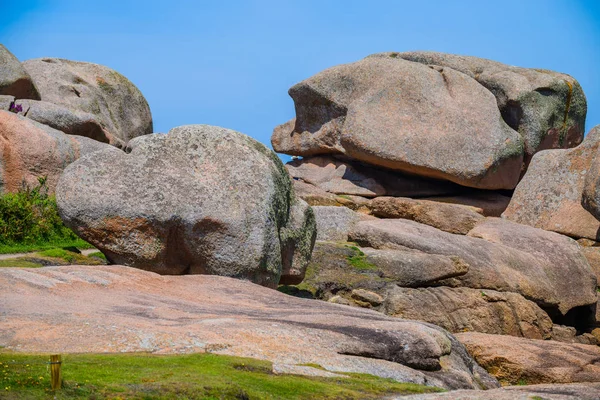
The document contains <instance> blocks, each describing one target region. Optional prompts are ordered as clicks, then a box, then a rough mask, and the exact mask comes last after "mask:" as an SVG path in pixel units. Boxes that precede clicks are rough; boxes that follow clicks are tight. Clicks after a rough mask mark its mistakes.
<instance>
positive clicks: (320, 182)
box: [286, 156, 461, 197]
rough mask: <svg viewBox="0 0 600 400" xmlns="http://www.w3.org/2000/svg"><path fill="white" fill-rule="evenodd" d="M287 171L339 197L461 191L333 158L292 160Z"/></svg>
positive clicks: (433, 193)
mask: <svg viewBox="0 0 600 400" xmlns="http://www.w3.org/2000/svg"><path fill="white" fill-rule="evenodd" d="M286 168H287V169H288V171H289V172H290V175H291V176H292V178H294V179H300V180H302V181H304V182H306V183H309V184H311V185H314V186H316V187H318V188H320V189H323V190H324V191H326V192H329V193H334V194H338V195H339V194H341V195H355V196H363V197H376V196H407V197H414V196H416V197H421V196H433V195H441V194H451V193H456V192H458V191H460V190H461V188H460V187H459V186H457V185H454V184H452V183H450V182H446V181H439V180H432V179H426V178H419V177H415V176H410V175H403V174H401V173H399V172H395V171H391V170H386V169H384V168H376V167H373V166H368V165H366V164H363V163H360V162H357V161H352V160H350V159H339V158H334V157H332V156H315V157H307V158H304V159H301V160H294V161H291V162H289V163H287V164H286Z"/></svg>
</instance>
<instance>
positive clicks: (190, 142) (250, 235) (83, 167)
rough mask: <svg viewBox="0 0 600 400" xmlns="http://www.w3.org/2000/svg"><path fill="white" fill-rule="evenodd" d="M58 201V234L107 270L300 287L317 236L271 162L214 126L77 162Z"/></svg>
mask: <svg viewBox="0 0 600 400" xmlns="http://www.w3.org/2000/svg"><path fill="white" fill-rule="evenodd" d="M56 197H57V202H58V207H59V212H60V215H61V217H62V218H63V221H64V222H65V224H66V225H67V226H69V227H71V228H72V229H73V230H74V231H75V232H76V233H77V234H79V235H80V236H81V237H82V238H84V239H85V240H87V241H89V242H90V243H92V244H93V245H95V246H96V247H97V248H98V249H100V250H101V251H102V252H103V253H104V254H105V255H106V256H107V258H108V259H109V260H110V261H111V262H113V263H117V264H125V265H129V266H132V267H136V268H141V269H145V270H149V271H154V272H158V273H161V274H172V275H178V274H215V275H225V276H231V277H237V278H243V279H249V280H251V281H253V282H255V283H259V284H262V285H266V286H270V287H275V286H276V285H277V284H278V282H279V280H280V277H281V276H282V274H283V277H284V280H285V279H287V280H292V281H293V280H295V281H301V280H302V275H303V273H304V268H305V266H306V264H307V263H308V260H309V259H310V254H311V251H312V246H313V244H314V240H315V236H316V230H315V220H314V215H313V212H312V210H311V208H310V207H309V206H308V205H307V204H306V203H305V202H304V201H302V200H300V199H297V198H296V197H295V195H294V192H293V190H292V185H291V182H290V178H289V175H288V174H287V171H286V170H285V167H284V166H283V164H282V163H281V161H280V160H279V159H278V158H277V156H276V155H275V154H274V153H273V152H272V151H270V150H269V149H267V148H266V147H265V146H264V145H262V144H260V143H258V142H257V141H255V140H254V139H251V138H249V137H248V136H246V135H243V134H241V133H238V132H235V131H232V130H228V129H223V128H218V127H214V126H207V125H189V126H182V127H178V128H174V129H172V130H171V131H170V132H169V133H168V134H167V135H162V134H156V135H149V136H145V137H142V138H139V139H138V140H137V141H136V145H135V146H134V148H133V149H132V150H131V153H129V154H128V153H125V152H122V151H120V150H117V149H108V150H106V151H102V152H97V153H94V154H92V155H90V156H88V157H85V158H82V159H81V160H79V161H78V162H77V163H74V164H72V165H71V166H69V167H68V168H67V169H66V170H65V172H64V174H63V176H62V178H61V180H60V183H59V186H58V189H57V196H56ZM282 271H283V272H282Z"/></svg>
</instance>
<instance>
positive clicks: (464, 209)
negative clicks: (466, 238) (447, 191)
mask: <svg viewBox="0 0 600 400" xmlns="http://www.w3.org/2000/svg"><path fill="white" fill-rule="evenodd" d="M367 207H368V208H369V209H370V211H371V213H372V214H373V215H374V216H376V217H379V218H404V219H410V220H412V221H416V222H420V223H422V224H425V225H429V226H433V227H434V228H438V229H440V230H442V231H446V232H450V233H457V234H461V235H466V234H467V233H468V232H469V231H470V230H471V229H473V228H474V227H475V224H477V222H479V221H482V220H483V219H485V217H484V216H483V215H481V214H480V213H479V212H478V211H479V210H478V209H477V208H475V207H469V206H463V205H458V204H446V203H441V202H436V201H429V200H415V199H409V198H406V197H377V198H376V199H373V200H371V201H370V202H369V203H368V206H367Z"/></svg>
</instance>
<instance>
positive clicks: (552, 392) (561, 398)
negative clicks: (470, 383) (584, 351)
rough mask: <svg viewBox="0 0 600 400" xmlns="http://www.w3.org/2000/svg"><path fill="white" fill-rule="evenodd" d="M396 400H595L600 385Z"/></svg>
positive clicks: (522, 388) (506, 389)
mask: <svg viewBox="0 0 600 400" xmlns="http://www.w3.org/2000/svg"><path fill="white" fill-rule="evenodd" d="M396 399H398V400H400V399H402V400H437V399H442V400H443V399H448V400H450V399H452V400H597V399H600V384H598V383H570V384H543V385H525V386H522V385H521V386H506V387H503V388H501V389H492V390H486V391H481V390H454V391H451V392H445V393H435V394H418V395H412V396H402V397H398V398H396Z"/></svg>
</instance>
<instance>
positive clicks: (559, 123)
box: [371, 52, 587, 162]
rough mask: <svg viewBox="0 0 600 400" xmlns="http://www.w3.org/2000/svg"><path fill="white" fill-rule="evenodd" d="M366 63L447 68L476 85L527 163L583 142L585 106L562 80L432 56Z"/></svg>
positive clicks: (579, 92)
mask: <svg viewBox="0 0 600 400" xmlns="http://www.w3.org/2000/svg"><path fill="white" fill-rule="evenodd" d="M371 57H378V58H385V59H390V58H392V59H403V60H409V61H414V62H418V63H422V64H425V65H438V66H442V67H448V68H452V69H454V70H456V71H460V72H462V73H464V74H467V75H468V76H470V77H471V78H473V79H475V80H477V82H479V83H480V84H482V85H483V86H485V87H486V88H487V89H489V90H490V91H491V92H492V93H493V94H494V96H496V101H497V103H498V107H499V109H500V112H501V113H502V117H503V118H504V120H505V121H506V123H507V124H508V125H509V126H510V127H511V128H513V129H514V130H516V131H517V132H519V133H520V134H521V136H522V137H523V139H524V141H525V153H526V155H527V156H526V162H527V161H528V159H530V158H531V156H532V155H533V154H535V153H536V152H537V151H540V150H544V149H550V148H569V147H574V146H577V145H578V144H579V143H581V140H582V139H583V134H584V132H585V116H586V113H587V102H586V99H585V95H584V93H583V89H582V88H581V86H580V85H579V83H578V82H577V81H576V80H575V79H574V78H573V77H572V76H569V75H567V74H562V73H559V72H554V71H548V70H543V69H532V68H520V67H514V66H510V65H506V64H502V63H499V62H496V61H491V60H486V59H483V58H477V57H468V56H459V55H454V54H444V53H436V52H408V53H381V54H375V55H373V56H371Z"/></svg>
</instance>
